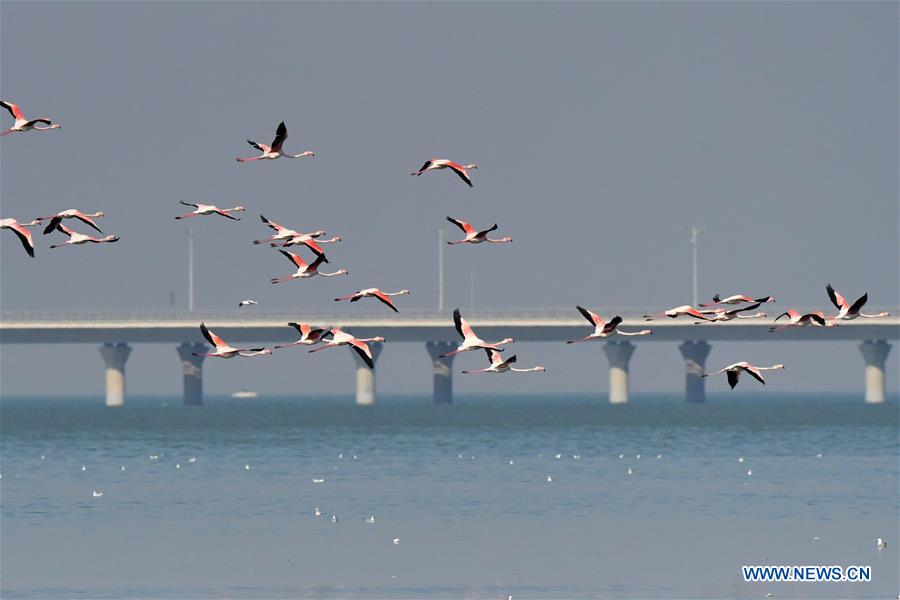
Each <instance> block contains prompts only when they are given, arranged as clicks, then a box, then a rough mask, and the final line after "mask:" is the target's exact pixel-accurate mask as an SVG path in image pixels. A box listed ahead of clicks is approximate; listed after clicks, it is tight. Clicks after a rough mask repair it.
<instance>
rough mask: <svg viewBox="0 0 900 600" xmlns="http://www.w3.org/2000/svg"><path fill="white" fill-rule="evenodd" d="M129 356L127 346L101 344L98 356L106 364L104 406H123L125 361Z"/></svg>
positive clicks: (129, 351) (129, 349)
mask: <svg viewBox="0 0 900 600" xmlns="http://www.w3.org/2000/svg"><path fill="white" fill-rule="evenodd" d="M129 354H131V347H130V346H128V344H123V343H116V344H103V345H102V346H100V356H102V357H103V362H104V363H106V405H107V406H122V405H123V404H125V361H127V360H128V355H129Z"/></svg>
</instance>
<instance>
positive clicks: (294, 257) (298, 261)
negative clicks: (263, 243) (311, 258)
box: [279, 250, 308, 269]
mask: <svg viewBox="0 0 900 600" xmlns="http://www.w3.org/2000/svg"><path fill="white" fill-rule="evenodd" d="M279 252H281V253H282V254H284V255H285V256H286V257H287V259H288V260H289V261H291V262H292V263H294V266H296V267H297V268H298V269H305V268H306V267H307V266H308V265H307V264H306V261H305V260H303V259H302V258H300V255H299V254H294V253H293V252H288V251H287V250H279Z"/></svg>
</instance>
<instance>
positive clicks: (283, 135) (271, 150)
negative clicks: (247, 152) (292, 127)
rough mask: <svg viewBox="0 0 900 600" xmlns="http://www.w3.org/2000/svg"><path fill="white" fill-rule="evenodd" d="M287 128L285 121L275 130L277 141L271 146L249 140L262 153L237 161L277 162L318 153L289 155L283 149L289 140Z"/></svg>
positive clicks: (307, 152)
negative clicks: (278, 159) (285, 141)
mask: <svg viewBox="0 0 900 600" xmlns="http://www.w3.org/2000/svg"><path fill="white" fill-rule="evenodd" d="M287 136H288V135H287V127H285V126H284V121H282V122H281V123H279V124H278V129H276V130H275V139H274V140H272V145H271V146H266V145H265V144H261V143H259V142H254V141H253V140H247V143H248V144H250V145H251V146H253V147H254V148H256V149H257V150H259V151H260V152H262V154H260V155H259V156H249V157H247V158H238V159H236V160H237V161H238V162H241V163H243V162H250V161H253V160H263V159H265V160H275V159H276V158H281V157H282V156H284V157H286V158H305V157H307V156H315V155H316V153H315V152H312V151H310V150H307V151H306V152H301V153H300V154H287V153H286V152H284V151H283V150H282V149H281V147H282V146H283V145H284V140H286V139H287Z"/></svg>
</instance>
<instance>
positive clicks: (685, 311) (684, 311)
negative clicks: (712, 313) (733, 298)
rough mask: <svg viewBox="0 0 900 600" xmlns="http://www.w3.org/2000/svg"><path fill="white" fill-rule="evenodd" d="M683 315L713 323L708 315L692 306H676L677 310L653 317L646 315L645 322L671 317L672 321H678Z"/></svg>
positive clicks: (670, 310)
mask: <svg viewBox="0 0 900 600" xmlns="http://www.w3.org/2000/svg"><path fill="white" fill-rule="evenodd" d="M681 315H689V316H691V317H694V318H695V319H700V320H701V321H712V320H713V319H710V318H709V317H707V316H706V315H704V314H702V313H701V312H700V311H698V310H697V309H696V308H694V307H693V306H691V305H690V304H684V305H682V306H676V307H675V308H670V309H669V310H667V311H664V312H661V313H655V314H652V315H644V320H646V321H652V320H653V319H661V318H662V317H669V318H670V319H676V318H678V317H680V316H681Z"/></svg>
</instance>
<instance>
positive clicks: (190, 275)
mask: <svg viewBox="0 0 900 600" xmlns="http://www.w3.org/2000/svg"><path fill="white" fill-rule="evenodd" d="M187 236H188V310H189V311H191V312H193V310H194V232H193V230H192V229H188V230H187Z"/></svg>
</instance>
